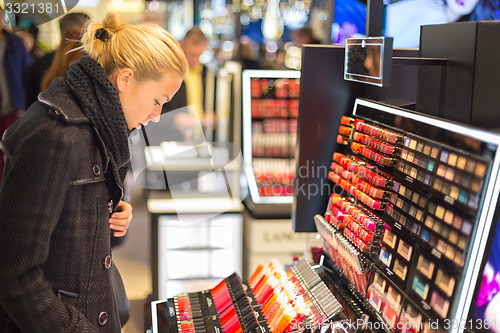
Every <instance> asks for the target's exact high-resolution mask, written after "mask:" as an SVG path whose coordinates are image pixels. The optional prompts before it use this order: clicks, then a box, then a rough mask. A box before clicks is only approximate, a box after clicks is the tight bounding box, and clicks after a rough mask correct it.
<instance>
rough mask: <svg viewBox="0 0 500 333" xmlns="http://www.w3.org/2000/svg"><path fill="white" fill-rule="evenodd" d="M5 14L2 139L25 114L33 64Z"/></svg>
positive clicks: (0, 31)
mask: <svg viewBox="0 0 500 333" xmlns="http://www.w3.org/2000/svg"><path fill="white" fill-rule="evenodd" d="M4 14H5V13H4V9H3V8H2V6H0V138H1V137H2V135H3V133H4V132H5V130H6V129H7V128H8V127H9V126H10V125H12V124H13V123H14V122H15V121H16V120H17V119H18V118H19V117H20V116H21V115H22V114H23V112H24V109H25V108H24V98H25V97H24V96H25V95H24V84H25V77H26V72H27V70H28V66H29V65H30V63H31V58H30V55H29V54H28V52H26V49H25V48H24V45H23V42H22V41H21V39H19V38H18V37H17V36H16V35H14V34H13V33H10V32H7V31H6V30H5V16H4ZM3 166H4V154H3V153H2V152H1V151H0V170H3ZM1 181H2V173H1V172H0V182H1Z"/></svg>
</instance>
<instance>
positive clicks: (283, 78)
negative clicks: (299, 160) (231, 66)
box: [242, 70, 300, 205]
mask: <svg viewBox="0 0 500 333" xmlns="http://www.w3.org/2000/svg"><path fill="white" fill-rule="evenodd" d="M299 79H300V72H298V71H271V70H269V71H268V70H246V71H244V72H243V85H242V90H243V138H244V141H243V156H244V166H245V173H246V176H247V179H248V187H249V190H250V198H251V201H252V202H253V203H254V204H256V205H266V204H285V205H290V204H291V203H292V201H293V181H294V169H295V158H294V157H295V145H296V140H297V114H298V98H299V86H300V85H299Z"/></svg>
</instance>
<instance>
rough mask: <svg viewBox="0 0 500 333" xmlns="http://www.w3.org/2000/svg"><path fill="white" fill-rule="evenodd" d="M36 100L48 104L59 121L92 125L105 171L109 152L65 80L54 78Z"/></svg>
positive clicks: (105, 170)
mask: <svg viewBox="0 0 500 333" xmlns="http://www.w3.org/2000/svg"><path fill="white" fill-rule="evenodd" d="M38 100H39V101H40V102H42V103H43V104H45V105H47V106H49V107H50V108H51V110H53V113H54V115H55V116H56V118H57V119H59V120H60V121H63V122H65V123H67V124H74V125H76V124H89V125H90V126H91V127H92V129H93V131H94V134H95V135H96V138H97V142H98V143H99V149H100V150H101V152H102V154H103V156H104V157H105V166H104V172H107V170H108V167H109V164H110V159H111V157H110V155H111V153H110V152H109V150H108V149H107V148H106V145H105V144H104V141H103V140H102V138H101V136H100V135H99V132H98V131H97V129H96V128H94V127H93V126H92V125H91V122H90V120H89V119H88V118H87V117H85V115H84V114H83V113H82V111H81V110H80V107H79V105H78V104H77V103H76V101H75V99H74V97H73V95H72V94H71V92H70V91H69V89H68V86H67V83H66V80H64V79H63V78H60V77H58V78H56V79H55V80H54V82H52V84H51V85H50V87H49V89H47V90H46V91H44V92H41V93H40V94H39V95H38ZM113 164H114V163H113ZM113 173H115V174H116V173H117V171H116V170H113Z"/></svg>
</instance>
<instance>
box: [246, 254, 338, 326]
mask: <svg viewBox="0 0 500 333" xmlns="http://www.w3.org/2000/svg"><path fill="white" fill-rule="evenodd" d="M248 284H249V286H250V288H251V289H252V290H253V293H254V296H255V299H256V302H258V303H259V304H260V308H261V310H262V313H263V314H264V317H265V318H266V320H267V323H268V325H269V327H270V329H271V331H272V332H273V333H281V332H288V331H292V330H294V327H293V324H294V323H295V324H296V323H300V322H302V321H311V322H314V323H322V322H324V321H326V320H328V319H330V318H332V317H333V316H335V315H336V314H337V313H338V312H340V311H341V310H342V306H341V305H340V304H339V303H338V301H337V300H336V298H335V297H334V296H333V294H332V293H331V291H330V290H329V289H328V287H327V286H326V285H325V284H324V282H322V281H321V279H320V278H319V276H318V274H317V273H316V272H315V271H314V270H313V269H312V268H311V266H310V265H309V263H307V262H306V261H304V262H301V263H299V264H298V265H296V266H294V267H292V268H291V269H289V270H288V271H284V270H283V268H281V266H280V265H279V264H277V263H276V262H275V261H272V262H270V263H269V264H267V265H259V266H258V267H257V269H256V270H255V272H254V273H253V274H252V276H251V277H250V279H249V280H248Z"/></svg>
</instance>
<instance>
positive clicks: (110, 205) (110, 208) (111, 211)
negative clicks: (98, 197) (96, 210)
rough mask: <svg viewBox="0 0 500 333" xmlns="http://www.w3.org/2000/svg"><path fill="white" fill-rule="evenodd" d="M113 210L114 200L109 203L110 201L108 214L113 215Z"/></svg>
mask: <svg viewBox="0 0 500 333" xmlns="http://www.w3.org/2000/svg"><path fill="white" fill-rule="evenodd" d="M113 208H114V207H113V200H109V201H108V212H109V213H110V214H113Z"/></svg>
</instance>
